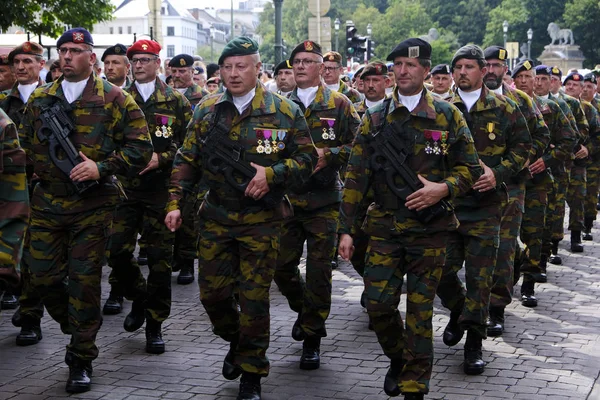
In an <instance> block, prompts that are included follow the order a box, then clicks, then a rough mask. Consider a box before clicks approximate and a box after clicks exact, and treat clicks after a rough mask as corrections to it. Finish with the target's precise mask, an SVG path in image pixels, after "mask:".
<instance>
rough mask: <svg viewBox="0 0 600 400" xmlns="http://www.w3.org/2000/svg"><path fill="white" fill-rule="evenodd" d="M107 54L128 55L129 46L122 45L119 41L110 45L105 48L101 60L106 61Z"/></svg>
mask: <svg viewBox="0 0 600 400" xmlns="http://www.w3.org/2000/svg"><path fill="white" fill-rule="evenodd" d="M107 56H123V57H126V56H127V47H126V46H125V45H122V44H121V43H117V44H115V45H114V46H110V47H109V48H108V49H106V50H104V54H102V58H101V59H100V61H104V59H105V58H106V57H107Z"/></svg>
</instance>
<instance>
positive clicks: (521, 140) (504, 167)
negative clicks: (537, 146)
mask: <svg viewBox="0 0 600 400" xmlns="http://www.w3.org/2000/svg"><path fill="white" fill-rule="evenodd" d="M505 100H506V102H507V103H508V104H507V105H506V109H505V114H504V115H505V117H506V118H507V119H508V121H509V124H508V126H507V132H506V151H505V152H504V155H503V157H502V162H501V163H500V164H498V165H496V166H494V167H492V170H493V171H494V175H495V176H496V182H497V184H500V183H502V182H505V181H508V180H509V179H510V177H511V176H513V175H516V174H517V173H519V171H521V170H522V169H523V167H524V166H525V163H526V162H527V160H528V158H529V155H530V150H531V146H532V138H531V135H530V134H529V129H528V128H527V121H525V117H523V114H521V112H520V111H519V109H518V107H517V104H516V103H515V102H514V101H512V100H510V99H509V98H505ZM545 149H546V147H544V150H545Z"/></svg>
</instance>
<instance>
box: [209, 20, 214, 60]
mask: <svg viewBox="0 0 600 400" xmlns="http://www.w3.org/2000/svg"><path fill="white" fill-rule="evenodd" d="M210 61H211V62H215V26H214V25H212V24H211V25H210Z"/></svg>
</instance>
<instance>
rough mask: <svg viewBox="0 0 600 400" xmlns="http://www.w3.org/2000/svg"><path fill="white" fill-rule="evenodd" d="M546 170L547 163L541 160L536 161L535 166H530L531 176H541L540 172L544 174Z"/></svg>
mask: <svg viewBox="0 0 600 400" xmlns="http://www.w3.org/2000/svg"><path fill="white" fill-rule="evenodd" d="M545 170H546V163H544V160H542V159H541V158H538V159H537V160H535V162H534V163H533V164H531V165H530V166H529V172H531V175H535V174H539V173H540V172H544V171H545Z"/></svg>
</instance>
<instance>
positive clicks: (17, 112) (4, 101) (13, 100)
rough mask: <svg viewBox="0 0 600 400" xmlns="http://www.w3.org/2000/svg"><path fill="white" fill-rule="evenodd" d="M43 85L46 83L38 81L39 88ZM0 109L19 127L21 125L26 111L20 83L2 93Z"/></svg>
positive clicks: (0, 95)
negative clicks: (20, 92) (20, 91)
mask: <svg viewBox="0 0 600 400" xmlns="http://www.w3.org/2000/svg"><path fill="white" fill-rule="evenodd" d="M43 84H44V81H43V80H41V79H38V87H40V86H42V85H43ZM0 108H1V109H3V110H4V112H5V113H6V114H7V115H8V117H9V118H10V119H11V120H12V121H13V122H14V123H15V125H16V126H17V127H18V126H19V125H20V124H21V119H22V118H23V112H24V111H25V103H23V100H21V95H20V94H19V83H18V82H15V84H14V85H13V87H12V89H10V90H7V91H5V92H2V93H0Z"/></svg>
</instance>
